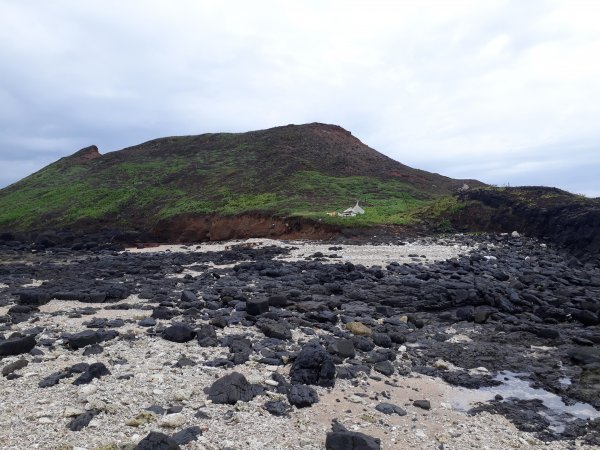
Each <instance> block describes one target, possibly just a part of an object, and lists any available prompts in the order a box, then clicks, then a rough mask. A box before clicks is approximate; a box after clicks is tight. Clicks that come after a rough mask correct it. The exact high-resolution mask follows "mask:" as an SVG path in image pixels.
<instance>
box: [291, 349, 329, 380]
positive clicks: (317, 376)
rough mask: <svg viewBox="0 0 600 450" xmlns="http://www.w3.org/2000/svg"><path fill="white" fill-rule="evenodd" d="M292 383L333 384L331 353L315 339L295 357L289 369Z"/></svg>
mask: <svg viewBox="0 0 600 450" xmlns="http://www.w3.org/2000/svg"><path fill="white" fill-rule="evenodd" d="M290 379H291V381H292V383H293V384H313V385H317V386H323V387H333V386H334V385H335V364H334V363H333V359H332V358H331V355H330V354H329V353H327V351H326V350H325V349H324V348H323V347H322V346H321V344H319V343H318V342H316V341H313V342H309V343H308V344H306V345H305V346H304V347H302V350H300V353H298V356H297V357H296V360H295V361H294V363H293V364H292V368H291V369H290Z"/></svg>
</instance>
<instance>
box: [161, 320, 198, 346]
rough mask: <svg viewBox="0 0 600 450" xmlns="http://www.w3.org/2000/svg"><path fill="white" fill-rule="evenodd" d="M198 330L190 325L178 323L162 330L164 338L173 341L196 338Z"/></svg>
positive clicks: (181, 341)
mask: <svg viewBox="0 0 600 450" xmlns="http://www.w3.org/2000/svg"><path fill="white" fill-rule="evenodd" d="M195 336H196V332H195V331H194V330H193V329H192V328H191V327H190V326H188V325H185V324H183V323H176V324H173V325H171V326H170V327H167V328H165V330H164V331H163V332H162V338H163V339H166V340H167V341H172V342H179V343H183V342H188V341H191V340H192V339H194V337H195Z"/></svg>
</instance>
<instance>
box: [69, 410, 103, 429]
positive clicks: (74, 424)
mask: <svg viewBox="0 0 600 450" xmlns="http://www.w3.org/2000/svg"><path fill="white" fill-rule="evenodd" d="M98 414H100V411H98V410H91V411H87V412H85V413H83V414H79V415H78V416H76V417H74V418H73V420H71V422H70V423H69V425H68V427H69V430H71V431H81V430H82V429H83V428H85V427H87V426H88V425H89V423H90V422H91V421H92V419H93V418H94V417H96V416H97V415H98Z"/></svg>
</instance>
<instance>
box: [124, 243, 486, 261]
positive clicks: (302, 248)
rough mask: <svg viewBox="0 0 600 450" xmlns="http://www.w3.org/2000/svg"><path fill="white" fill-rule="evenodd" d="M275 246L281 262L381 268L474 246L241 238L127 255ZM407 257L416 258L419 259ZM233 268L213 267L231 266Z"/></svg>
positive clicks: (437, 257) (434, 258)
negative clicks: (315, 258) (317, 258)
mask: <svg viewBox="0 0 600 450" xmlns="http://www.w3.org/2000/svg"><path fill="white" fill-rule="evenodd" d="M272 245H275V246H278V247H283V248H286V249H289V250H290V253H289V254H288V255H281V256H277V257H276V258H275V259H278V260H282V261H300V260H303V259H305V258H306V257H309V256H311V255H313V254H315V253H316V252H321V253H323V255H325V256H330V255H336V256H337V257H336V258H328V259H327V260H325V261H323V262H325V263H336V262H342V263H345V262H351V263H353V264H362V265H364V266H367V267H371V266H382V267H385V266H386V265H388V264H389V263H391V262H398V263H400V264H403V263H414V262H422V263H433V262H436V261H443V260H446V259H450V258H456V257H458V256H459V255H464V254H467V253H468V252H469V251H471V250H473V249H474V247H470V246H467V245H463V244H460V243H458V242H456V241H454V240H453V239H451V238H448V239H447V240H435V241H433V242H432V241H430V240H426V239H423V240H415V241H412V242H406V243H405V245H392V244H381V245H352V244H340V245H333V244H323V243H319V242H304V241H281V240H274V239H260V238H253V239H244V240H236V241H227V242H219V243H212V242H211V243H204V244H200V245H159V246H155V247H146V248H141V249H137V248H131V249H128V250H127V251H128V252H132V253H155V252H156V253H162V252H193V253H207V252H219V251H223V250H228V249H231V248H232V247H235V246H241V247H244V246H247V247H256V248H261V247H268V246H272ZM331 247H338V248H340V249H339V250H329V248H331ZM409 255H418V258H415V257H411V256H409ZM232 266H233V265H224V266H215V267H232Z"/></svg>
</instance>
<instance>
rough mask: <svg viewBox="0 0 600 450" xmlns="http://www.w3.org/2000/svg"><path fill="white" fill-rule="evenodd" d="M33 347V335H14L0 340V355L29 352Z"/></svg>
mask: <svg viewBox="0 0 600 450" xmlns="http://www.w3.org/2000/svg"><path fill="white" fill-rule="evenodd" d="M33 347H35V336H34V335H27V336H14V337H10V338H8V339H5V340H4V341H0V357H3V356H14V355H20V354H22V353H27V352H29V351H30V350H31V349H32V348H33Z"/></svg>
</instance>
